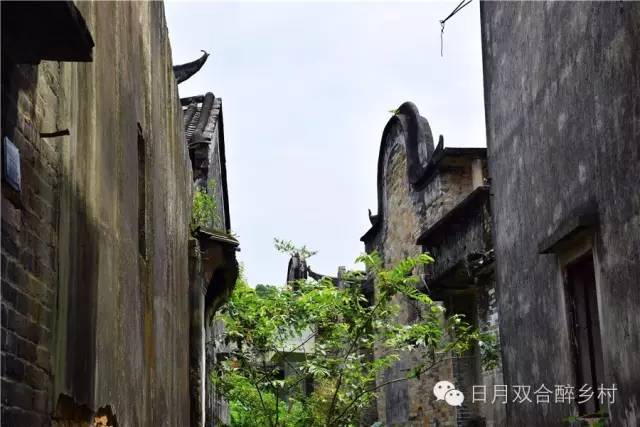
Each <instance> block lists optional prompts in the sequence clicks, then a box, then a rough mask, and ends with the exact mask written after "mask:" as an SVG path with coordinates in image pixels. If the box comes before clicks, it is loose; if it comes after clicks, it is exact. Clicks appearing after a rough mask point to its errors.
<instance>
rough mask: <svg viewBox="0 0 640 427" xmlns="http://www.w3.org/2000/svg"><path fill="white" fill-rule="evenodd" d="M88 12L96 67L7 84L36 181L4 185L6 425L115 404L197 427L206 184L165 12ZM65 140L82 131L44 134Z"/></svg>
mask: <svg viewBox="0 0 640 427" xmlns="http://www.w3.org/2000/svg"><path fill="white" fill-rule="evenodd" d="M78 8H79V9H80V11H81V13H82V15H83V17H84V19H85V20H86V22H87V24H88V27H89V29H90V31H91V33H92V36H93V39H94V41H95V49H94V61H93V62H91V63H48V62H43V63H41V64H40V65H39V66H19V67H17V68H15V69H14V70H12V74H11V79H12V80H10V81H8V82H7V83H8V85H7V86H5V84H4V83H5V82H4V81H3V90H4V89H5V87H7V88H11V90H12V91H14V92H15V93H13V95H12V96H11V97H10V98H12V99H10V100H9V101H10V102H9V105H14V106H15V111H14V113H13V114H8V115H7V118H8V121H7V126H6V127H5V129H3V132H5V134H7V135H10V136H11V137H12V139H13V140H14V141H15V142H16V144H17V145H18V146H19V148H20V150H21V154H22V173H23V176H25V178H27V179H25V180H24V182H23V191H22V193H21V194H19V195H16V194H15V193H10V192H9V191H8V190H7V191H5V190H6V188H5V184H4V183H3V189H2V191H3V200H2V206H3V222H2V232H3V243H2V267H3V301H2V313H3V321H2V326H3V328H2V334H3V341H2V352H3V365H4V362H5V359H6V361H9V362H10V364H9V363H8V364H6V365H5V366H13V367H14V368H15V369H14V370H13V371H3V373H2V380H3V398H2V415H3V421H5V420H12V421H8V422H10V423H11V422H12V423H13V424H11V425H19V426H22V425H25V426H26V425H42V424H45V425H46V424H49V423H51V414H52V413H53V418H54V419H55V420H56V421H55V422H54V424H58V423H59V424H61V425H62V424H63V423H64V422H77V423H78V424H80V423H81V420H82V419H83V418H86V417H87V416H88V415H91V411H97V410H98V409H99V408H104V407H106V405H109V410H110V411H112V412H113V413H114V414H115V417H116V418H117V421H118V423H119V425H131V426H135V425H171V426H173V425H188V423H189V390H188V379H189V374H188V348H189V333H188V331H189V311H188V310H189V307H188V303H189V301H188V298H189V290H188V286H189V282H188V277H189V275H188V221H189V218H190V208H191V186H192V185H191V168H190V164H189V159H188V154H187V150H186V147H185V144H184V137H183V127H182V126H183V124H182V113H181V108H180V103H179V98H178V93H177V87H176V84H175V79H174V76H173V73H172V70H171V51H170V46H169V40H168V33H167V28H166V22H165V18H164V8H163V5H162V4H161V3H156V2H151V3H146V2H95V3H89V2H81V3H78ZM11 101H13V102H11ZM56 129H69V132H70V135H69V136H62V137H58V138H55V139H48V140H44V139H42V138H40V137H39V135H38V133H39V132H51V131H55V130H56ZM143 169H144V170H143ZM5 212H6V213H7V215H5ZM5 218H6V221H5ZM5 235H6V236H7V240H6V241H5ZM14 272H16V273H15V274H14ZM5 273H6V274H5ZM5 276H6V277H7V278H10V277H11V278H13V279H12V280H11V282H9V281H7V282H6V284H5V281H4V278H5ZM5 295H12V296H14V297H15V298H14V299H13V300H12V299H9V298H5ZM5 314H6V317H7V319H6V320H7V321H5ZM11 318H15V319H16V320H19V322H20V325H24V327H23V326H20V325H18V324H12V323H10V322H9V320H10V319H11ZM32 326H33V327H32ZM23 369H24V373H23ZM27 372H33V374H32V375H31V374H30V375H29V376H27V375H26V373H27ZM5 384H8V385H9V386H8V387H6V388H5V387H4V386H5ZM82 405H86V407H85V408H84V410H83V409H82ZM5 417H6V418H5ZM64 425H67V424H64Z"/></svg>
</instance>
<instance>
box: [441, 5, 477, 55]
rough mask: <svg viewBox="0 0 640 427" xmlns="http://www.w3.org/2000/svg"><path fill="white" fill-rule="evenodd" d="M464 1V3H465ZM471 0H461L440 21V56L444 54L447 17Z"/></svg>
mask: <svg viewBox="0 0 640 427" xmlns="http://www.w3.org/2000/svg"><path fill="white" fill-rule="evenodd" d="M465 1H466V3H465ZM472 1H473V0H462V1H461V2H460V3H459V4H458V5H457V6H456V8H455V9H453V11H451V13H450V14H449V16H447V17H446V18H444V19H442V20H441V21H440V56H444V53H443V52H444V23H445V22H447V20H448V19H449V18H451V17H452V16H453V15H455V14H456V13H458V12H460V10H462V8H463V7H465V6H467V5H468V4H469V3H471V2H472Z"/></svg>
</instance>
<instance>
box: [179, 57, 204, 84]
mask: <svg viewBox="0 0 640 427" xmlns="http://www.w3.org/2000/svg"><path fill="white" fill-rule="evenodd" d="M200 52H202V56H201V57H200V58H198V59H196V60H195V61H191V62H187V63H185V64H180V65H174V66H173V74H174V76H175V77H176V80H177V82H178V84H180V83H182V82H183V81H185V80H187V79H189V78H190V77H191V76H193V75H194V74H195V73H197V72H198V71H200V69H201V68H202V66H203V65H204V63H205V62H207V58H209V53H207V52H206V51H204V50H202V49H201V50H200Z"/></svg>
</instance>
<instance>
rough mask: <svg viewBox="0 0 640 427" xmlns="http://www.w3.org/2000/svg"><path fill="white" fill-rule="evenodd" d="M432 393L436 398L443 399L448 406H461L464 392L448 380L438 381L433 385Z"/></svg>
mask: <svg viewBox="0 0 640 427" xmlns="http://www.w3.org/2000/svg"><path fill="white" fill-rule="evenodd" d="M433 394H434V395H435V396H436V400H444V401H445V402H447V404H448V405H450V406H462V402H464V394H462V392H461V391H460V390H456V388H455V386H454V385H453V383H451V382H449V381H438V382H437V383H436V385H434V386H433Z"/></svg>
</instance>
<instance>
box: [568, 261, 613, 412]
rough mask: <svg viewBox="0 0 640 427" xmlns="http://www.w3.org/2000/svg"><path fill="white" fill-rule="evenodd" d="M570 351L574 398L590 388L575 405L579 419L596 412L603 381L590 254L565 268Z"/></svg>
mask: <svg viewBox="0 0 640 427" xmlns="http://www.w3.org/2000/svg"><path fill="white" fill-rule="evenodd" d="M565 283H566V287H567V294H568V297H569V298H568V304H569V312H570V317H569V319H570V321H571V326H572V331H571V332H572V341H573V342H572V347H573V357H574V365H575V371H576V372H575V374H576V380H577V383H576V396H577V395H578V393H579V389H580V388H581V387H583V386H586V387H590V388H591V391H592V392H593V393H594V397H593V398H592V399H589V400H588V401H586V402H585V403H582V404H578V410H579V413H580V414H581V415H585V414H593V413H596V412H598V411H599V410H600V406H601V405H600V401H599V399H598V398H597V396H598V387H600V386H601V384H602V383H603V380H604V366H603V361H602V343H601V340H600V322H599V320H598V297H597V293H596V278H595V270H594V265H593V254H592V252H591V251H590V252H589V253H588V254H586V255H584V256H583V257H581V258H579V259H578V260H576V261H575V262H573V263H571V264H569V265H568V266H567V268H566V272H565Z"/></svg>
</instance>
